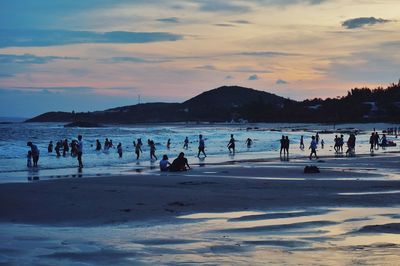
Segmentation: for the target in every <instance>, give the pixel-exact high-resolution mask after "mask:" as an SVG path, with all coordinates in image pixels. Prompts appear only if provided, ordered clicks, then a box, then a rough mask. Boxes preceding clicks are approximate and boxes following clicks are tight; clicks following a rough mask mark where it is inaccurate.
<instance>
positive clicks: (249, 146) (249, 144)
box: [246, 138, 253, 149]
mask: <svg viewBox="0 0 400 266" xmlns="http://www.w3.org/2000/svg"><path fill="white" fill-rule="evenodd" d="M252 144H253V140H252V139H251V138H247V140H246V145H247V148H248V149H250V148H251V145H252Z"/></svg>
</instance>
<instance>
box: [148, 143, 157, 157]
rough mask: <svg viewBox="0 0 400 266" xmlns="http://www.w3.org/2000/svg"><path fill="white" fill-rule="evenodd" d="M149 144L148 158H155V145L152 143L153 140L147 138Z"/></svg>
mask: <svg viewBox="0 0 400 266" xmlns="http://www.w3.org/2000/svg"><path fill="white" fill-rule="evenodd" d="M149 146H150V160H153V157H154V158H155V159H156V160H157V156H156V145H155V144H154V141H153V140H149Z"/></svg>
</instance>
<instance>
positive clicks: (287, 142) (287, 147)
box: [283, 136, 290, 160]
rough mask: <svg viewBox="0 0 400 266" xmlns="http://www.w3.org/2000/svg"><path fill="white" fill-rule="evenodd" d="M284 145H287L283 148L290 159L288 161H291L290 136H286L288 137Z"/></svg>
mask: <svg viewBox="0 0 400 266" xmlns="http://www.w3.org/2000/svg"><path fill="white" fill-rule="evenodd" d="M284 144H285V145H284V147H283V149H284V151H283V153H285V152H286V156H287V158H288V160H289V144H290V140H289V136H286V137H285V141H284Z"/></svg>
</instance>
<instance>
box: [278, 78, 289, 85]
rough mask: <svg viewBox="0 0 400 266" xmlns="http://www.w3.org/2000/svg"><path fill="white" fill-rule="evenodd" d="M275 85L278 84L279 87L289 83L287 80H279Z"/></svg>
mask: <svg viewBox="0 0 400 266" xmlns="http://www.w3.org/2000/svg"><path fill="white" fill-rule="evenodd" d="M275 83H276V84H277V85H283V84H288V82H287V81H286V80H283V79H278V80H277V81H276V82H275Z"/></svg>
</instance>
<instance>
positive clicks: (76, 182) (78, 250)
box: [0, 152, 400, 265]
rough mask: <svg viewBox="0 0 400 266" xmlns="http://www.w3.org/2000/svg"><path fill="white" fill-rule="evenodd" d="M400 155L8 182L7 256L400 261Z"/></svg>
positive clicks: (2, 192) (1, 195) (2, 208)
mask: <svg viewBox="0 0 400 266" xmlns="http://www.w3.org/2000/svg"><path fill="white" fill-rule="evenodd" d="M399 155H400V154H399V153H397V152H390V153H389V152H388V153H381V154H377V155H376V156H370V155H369V154H364V155H357V157H349V158H348V157H335V156H324V157H322V158H320V159H319V160H313V161H310V160H308V158H304V157H303V158H294V159H292V160H290V161H280V160H278V159H272V160H271V159H263V158H259V159H253V160H241V161H240V160H238V161H231V162H229V163H225V164H221V163H216V164H209V165H208V164H205V165H204V166H197V165H196V166H194V167H192V168H193V169H192V170H190V171H187V172H180V173H160V172H157V171H151V172H145V173H135V174H131V175H129V174H124V175H115V176H97V177H96V176H93V177H84V178H79V177H78V176H76V177H75V178H68V179H67V178H66V179H56V180H45V181H38V182H31V183H5V184H0V201H1V204H0V213H1V217H0V221H1V225H0V231H1V242H2V244H1V245H0V246H1V250H2V252H1V253H2V254H3V255H1V256H0V262H2V263H10V264H24V263H26V262H27V261H36V262H41V263H44V264H45V265H47V264H51V263H52V262H54V261H55V260H57V261H60V262H61V264H65V265H71V264H72V265H81V264H79V263H83V264H84V263H88V264H103V265H106V264H110V263H113V264H117V265H125V264H127V263H133V262H134V263H136V264H154V263H156V264H179V263H182V264H184V263H189V264H200V263H205V264H226V265H230V264H237V265H249V264H252V265H263V264H268V263H273V264H289V265H298V264H302V263H307V264H309V263H314V264H316V265H343V264H357V263H359V264H380V265H395V264H396V263H398V259H399V258H400V239H399V238H398V234H399V233H400V222H399V221H400V220H399V219H400V206H399V202H400V179H399V177H400V168H399V165H400V156H399ZM311 164H312V165H316V166H317V167H319V169H320V173H314V174H305V173H303V169H304V167H305V166H306V165H311ZM96 232H97V233H96ZM71 239H72V240H71ZM29 243H33V244H34V246H35V247H36V249H35V251H32V252H29V253H25V252H24V251H23V249H24V247H25V246H26V245H27V244H29ZM66 243H67V244H66ZM21 253H22V254H25V256H26V257H25V259H22V258H21V257H19V256H18V255H17V254H21Z"/></svg>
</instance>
